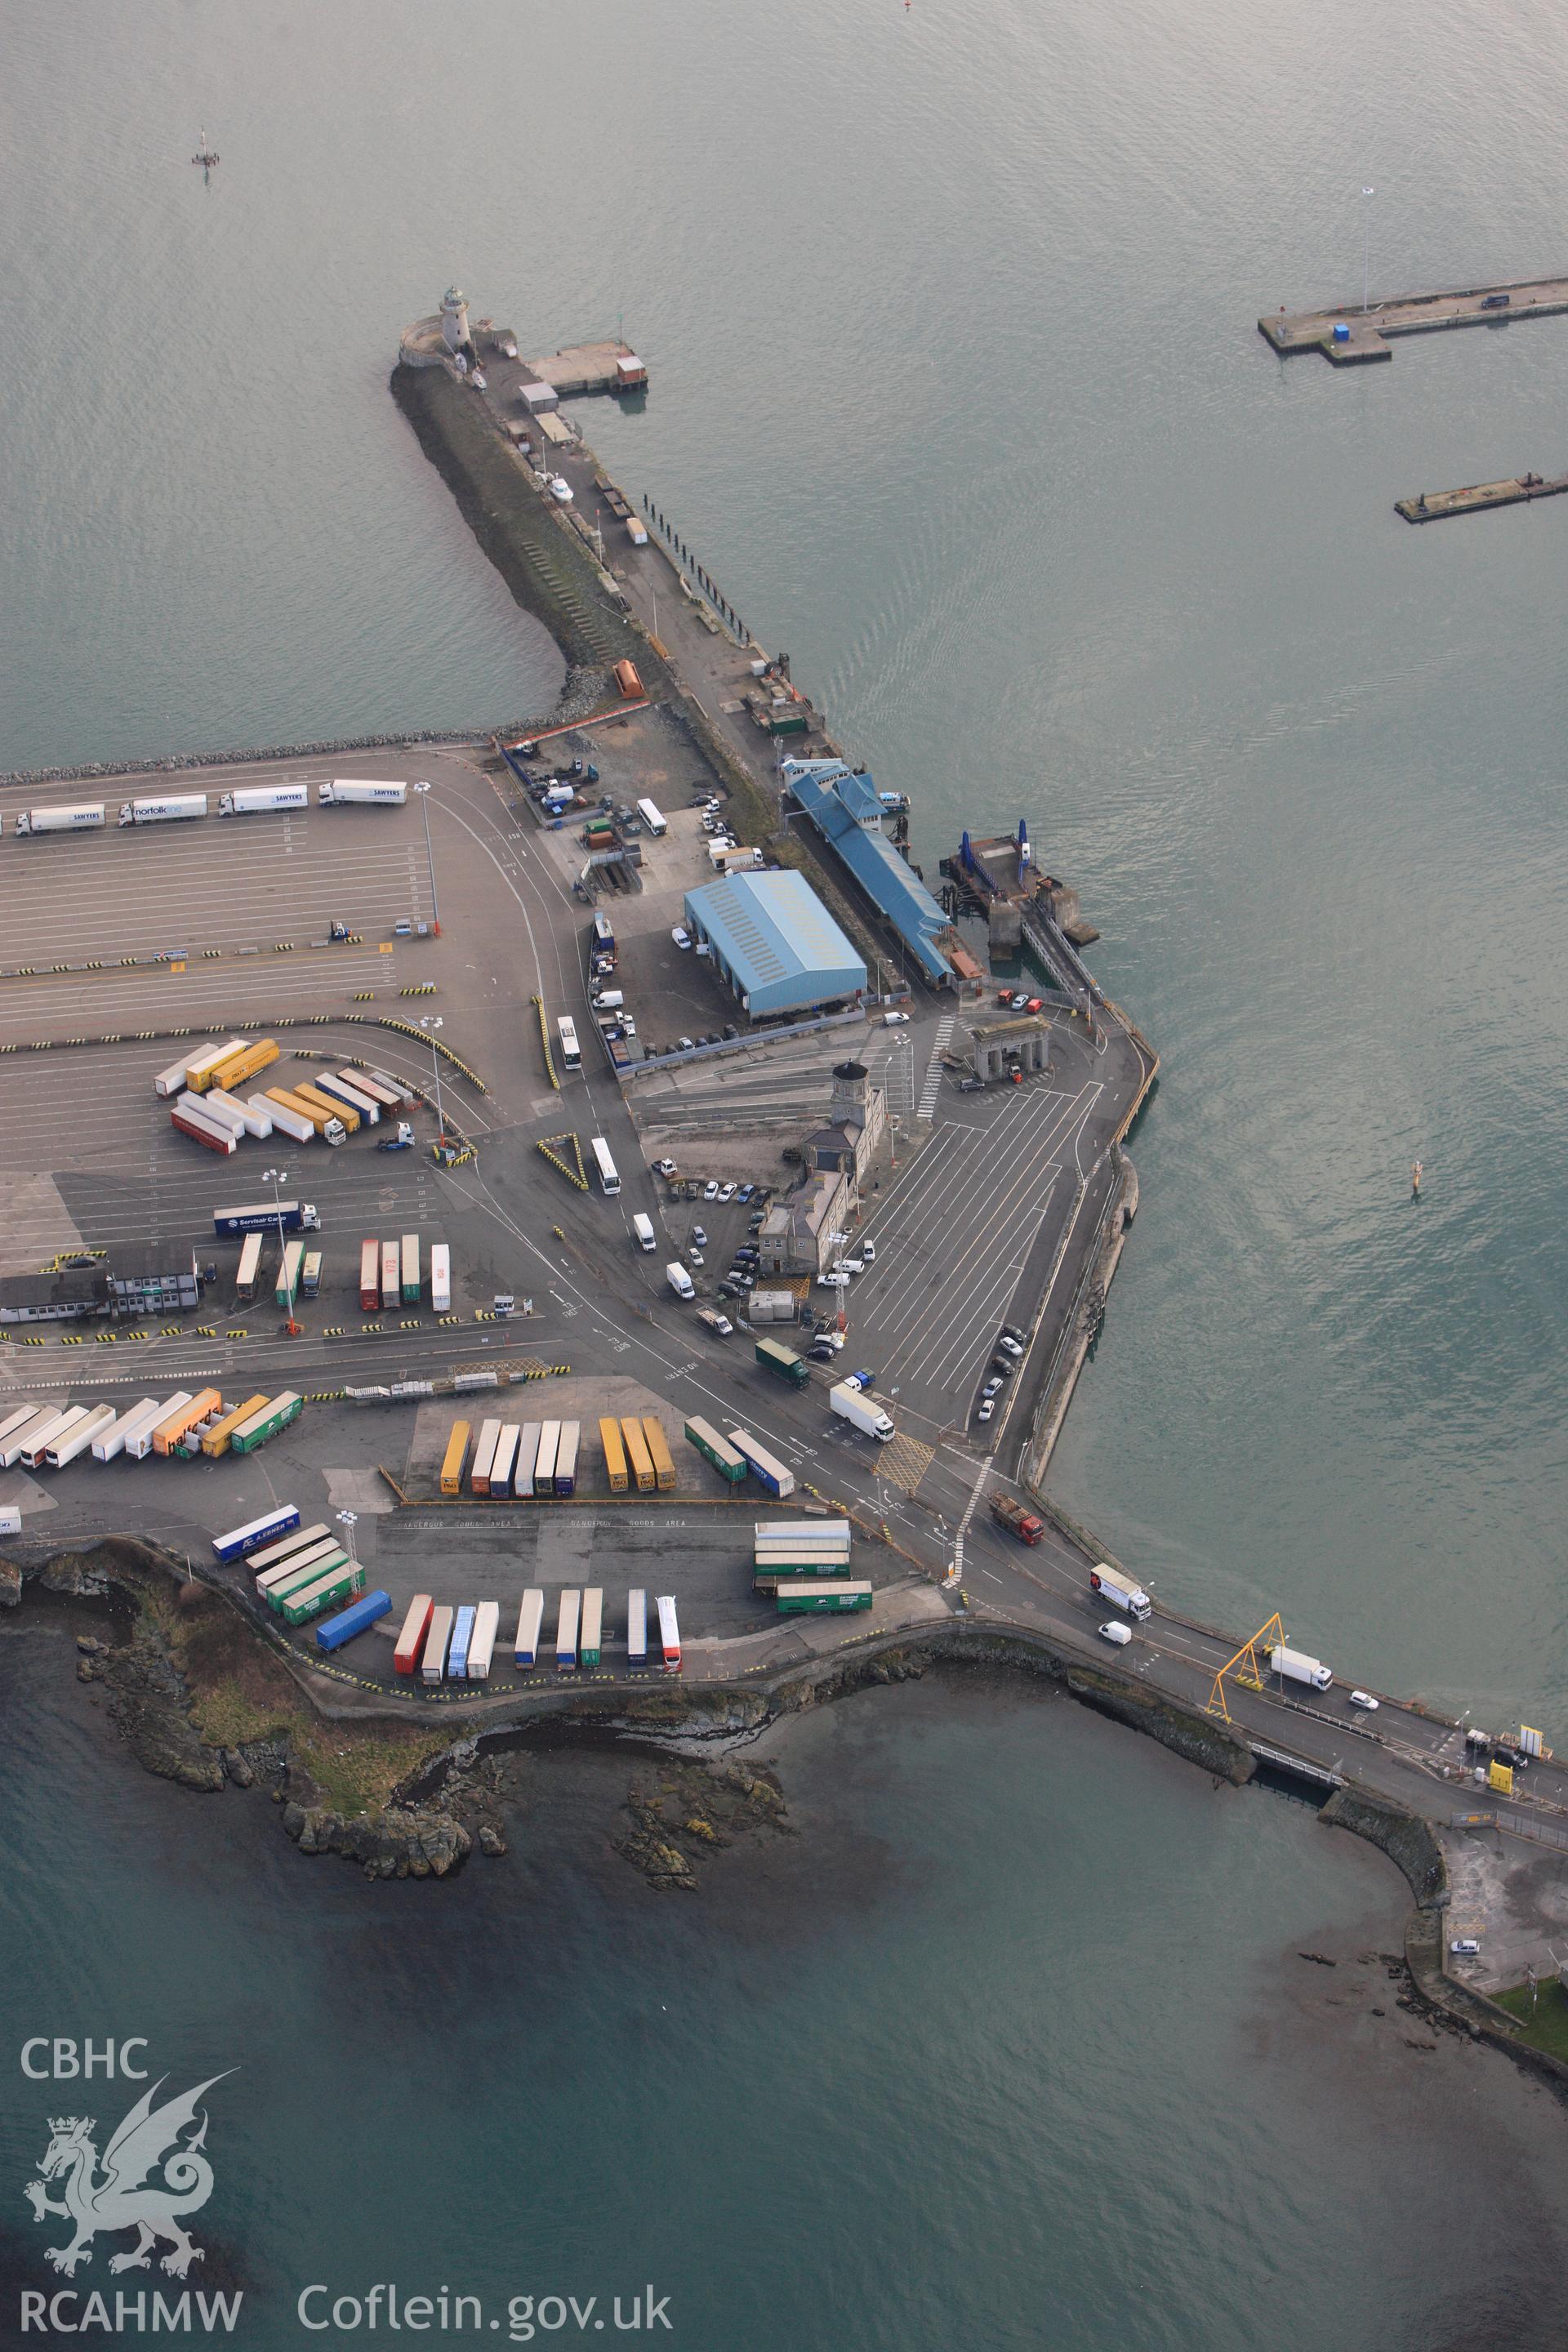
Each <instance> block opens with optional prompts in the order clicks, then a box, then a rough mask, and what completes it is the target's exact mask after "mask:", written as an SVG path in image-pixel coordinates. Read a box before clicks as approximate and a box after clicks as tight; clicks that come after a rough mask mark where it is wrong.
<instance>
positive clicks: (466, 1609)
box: [447, 1601, 476, 1683]
mask: <svg viewBox="0 0 1568 2352" xmlns="http://www.w3.org/2000/svg"><path fill="white" fill-rule="evenodd" d="M475 1614H476V1612H475V1608H474V1604H473V1603H472V1602H471V1601H465V1602H464V1603H463V1605H462V1607H461V1608H460V1609H459V1610H458V1614H457V1616H456V1618H455V1619H454V1620H453V1622H452V1646H451V1648H450V1649H449V1650H448V1651H447V1676H448V1678H449V1679H450V1680H451V1681H452V1682H455V1683H461V1682H467V1680H468V1643H470V1642H471V1641H472V1640H473V1638H474V1617H475Z"/></svg>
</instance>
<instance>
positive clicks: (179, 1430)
mask: <svg viewBox="0 0 1568 2352" xmlns="http://www.w3.org/2000/svg"><path fill="white" fill-rule="evenodd" d="M222 1411H223V1398H222V1396H221V1395H220V1394H219V1392H218V1391H217V1390H216V1389H198V1390H197V1391H196V1392H195V1395H194V1396H193V1397H192V1398H191V1400H190V1402H189V1403H187V1404H182V1405H176V1407H175V1408H174V1412H168V1413H165V1414H164V1416H163V1420H162V1421H161V1422H160V1423H158V1426H157V1427H156V1429H154V1431H153V1453H154V1454H167V1453H168V1452H169V1451H170V1449H171V1448H172V1447H174V1446H175V1445H178V1444H179V1442H180V1440H181V1438H182V1437H184V1435H185V1434H186V1433H187V1431H189V1430H193V1429H195V1428H196V1427H197V1426H198V1425H199V1424H200V1423H202V1422H204V1421H205V1420H206V1418H207V1416H208V1414H209V1413H214V1412H222ZM242 1426H243V1424H242Z"/></svg>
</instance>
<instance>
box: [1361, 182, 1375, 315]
mask: <svg viewBox="0 0 1568 2352" xmlns="http://www.w3.org/2000/svg"><path fill="white" fill-rule="evenodd" d="M1361 194H1362V208H1361V225H1362V239H1361V314H1362V317H1363V319H1364V318H1365V316H1366V314H1367V312H1368V310H1370V309H1371V307H1372V203H1371V200H1372V198H1373V196H1375V195H1376V194H1377V190H1376V189H1375V188H1363V190H1362V192H1361Z"/></svg>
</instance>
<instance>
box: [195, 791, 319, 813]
mask: <svg viewBox="0 0 1568 2352" xmlns="http://www.w3.org/2000/svg"><path fill="white" fill-rule="evenodd" d="M309 807H310V785H309V784H302V783H301V784H247V785H244V786H242V787H241V789H240V790H239V791H238V792H235V793H219V794H218V796H217V813H218V814H219V816H276V815H278V814H279V813H280V812H281V811H282V810H285V809H302V808H309Z"/></svg>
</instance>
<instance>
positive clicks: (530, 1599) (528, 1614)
mask: <svg viewBox="0 0 1568 2352" xmlns="http://www.w3.org/2000/svg"><path fill="white" fill-rule="evenodd" d="M543 1622H544V1595H543V1593H542V1592H541V1591H539V1590H538V1589H537V1587H535V1586H532V1585H531V1586H530V1587H529V1589H528V1591H526V1592H525V1593H524V1594H523V1596H522V1600H521V1604H520V1606H519V1608H518V1612H517V1638H516V1640H515V1641H514V1642H513V1643H512V1658H513V1662H514V1663H515V1664H517V1665H520V1666H525V1667H526V1666H531V1665H535V1664H538V1661H539V1629H540V1627H541V1625H542V1623H543Z"/></svg>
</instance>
